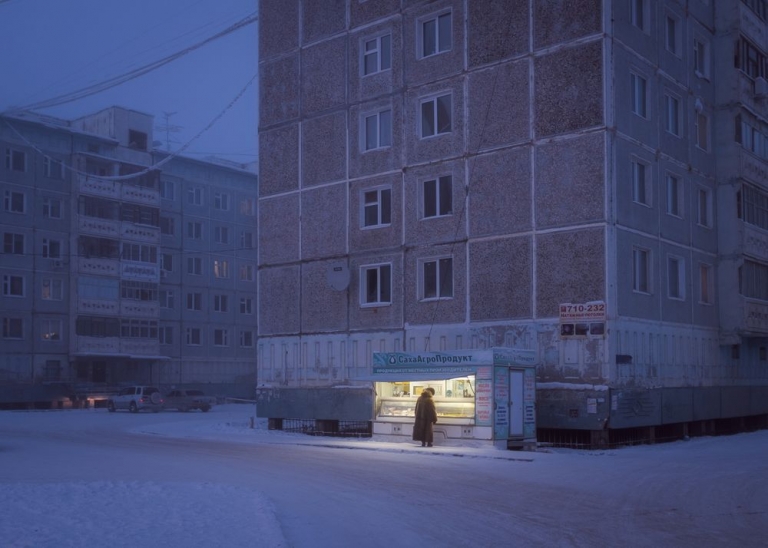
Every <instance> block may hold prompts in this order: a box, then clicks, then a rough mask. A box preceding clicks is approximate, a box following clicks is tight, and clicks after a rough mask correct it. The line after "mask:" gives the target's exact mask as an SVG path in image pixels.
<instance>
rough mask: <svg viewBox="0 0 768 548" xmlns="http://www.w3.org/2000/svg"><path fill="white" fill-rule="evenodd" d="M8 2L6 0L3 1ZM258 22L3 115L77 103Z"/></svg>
mask: <svg viewBox="0 0 768 548" xmlns="http://www.w3.org/2000/svg"><path fill="white" fill-rule="evenodd" d="M5 1H8V0H5ZM258 20H259V17H258V12H252V13H251V14H249V15H247V16H246V17H244V18H243V19H241V20H239V21H238V22H236V23H234V24H233V25H230V26H229V27H227V28H226V29H224V30H222V31H219V32H217V33H216V34H214V35H213V36H210V37H208V38H206V39H205V40H202V41H200V42H198V43H196V44H193V45H191V46H188V47H186V48H184V49H183V50H181V51H178V52H176V53H173V54H171V55H168V56H166V57H163V58H162V59H159V60H157V61H154V62H153V63H149V64H147V65H144V66H142V67H139V68H137V69H134V70H132V71H129V72H127V73H124V74H122V75H119V76H114V77H112V78H108V79H107V80H104V81H103V82H100V83H98V84H93V85H91V86H87V87H85V88H82V89H79V90H76V91H73V92H70V93H66V94H62V95H59V96H56V97H53V98H51V99H47V100H45V101H39V102H37V103H32V104H29V105H26V106H21V107H14V108H11V109H9V110H6V111H5V112H4V113H3V114H13V113H18V112H22V111H25V110H40V109H45V108H51V107H55V106H59V105H63V104H66V103H71V102H73V101H77V100H79V99H83V98H85V97H90V96H91V95H95V94H97V93H100V92H102V91H106V90H108V89H112V88H113V87H116V86H119V85H121V84H124V83H126V82H129V81H131V80H134V79H136V78H138V77H139V76H143V75H145V74H148V73H150V72H152V71H154V70H156V69H158V68H160V67H163V66H165V65H167V64H168V63H171V62H173V61H175V60H176V59H179V58H181V57H183V56H185V55H187V54H188V53H191V52H193V51H195V50H197V49H200V48H201V47H203V46H204V45H206V44H209V43H211V42H213V41H215V40H218V39H219V38H223V37H224V36H227V35H228V34H231V33H233V32H235V31H236V30H239V29H241V28H243V27H246V26H248V25H251V24H253V23H255V22H256V21H258Z"/></svg>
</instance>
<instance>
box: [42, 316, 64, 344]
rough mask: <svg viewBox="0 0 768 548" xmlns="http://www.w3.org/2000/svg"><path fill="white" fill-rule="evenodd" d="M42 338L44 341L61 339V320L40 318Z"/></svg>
mask: <svg viewBox="0 0 768 548" xmlns="http://www.w3.org/2000/svg"><path fill="white" fill-rule="evenodd" d="M40 338H41V339H42V340H44V341H60V340H61V320H40Z"/></svg>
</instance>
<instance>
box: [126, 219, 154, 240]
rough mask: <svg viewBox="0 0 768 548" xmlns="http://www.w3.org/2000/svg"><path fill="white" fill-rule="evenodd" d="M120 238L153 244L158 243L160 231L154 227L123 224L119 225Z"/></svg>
mask: <svg viewBox="0 0 768 548" xmlns="http://www.w3.org/2000/svg"><path fill="white" fill-rule="evenodd" d="M120 236H121V237H122V238H125V239H127V240H135V241H139V242H147V243H151V244H155V243H158V242H160V229H159V228H158V227H155V226H147V225H137V224H134V223H129V222H123V223H121V225H120Z"/></svg>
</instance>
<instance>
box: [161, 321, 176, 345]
mask: <svg viewBox="0 0 768 548" xmlns="http://www.w3.org/2000/svg"><path fill="white" fill-rule="evenodd" d="M158 335H159V339H160V344H173V327H172V326H170V325H166V326H163V327H161V328H160V330H159V331H158Z"/></svg>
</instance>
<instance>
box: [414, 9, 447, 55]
mask: <svg viewBox="0 0 768 548" xmlns="http://www.w3.org/2000/svg"><path fill="white" fill-rule="evenodd" d="M445 22H447V25H448V29H447V30H448V33H447V35H446V34H441V33H440V28H441V27H440V25H441V23H445ZM430 24H434V27H435V34H434V39H433V40H430V42H431V43H430V44H427V43H426V41H427V40H428V37H427V35H426V33H425V28H426V27H427V25H430ZM443 30H445V28H443ZM416 44H417V45H416V48H417V52H416V56H417V57H418V58H419V59H426V58H428V57H433V56H435V55H440V54H441V53H445V52H448V51H451V49H453V13H452V12H451V10H450V9H449V10H443V11H440V12H437V13H432V14H430V15H428V16H425V17H420V18H419V19H417V21H416Z"/></svg>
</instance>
